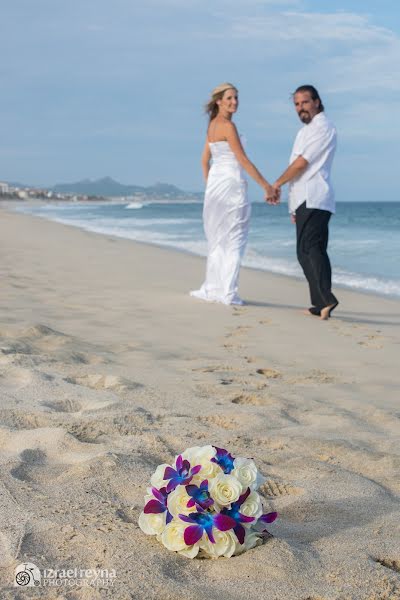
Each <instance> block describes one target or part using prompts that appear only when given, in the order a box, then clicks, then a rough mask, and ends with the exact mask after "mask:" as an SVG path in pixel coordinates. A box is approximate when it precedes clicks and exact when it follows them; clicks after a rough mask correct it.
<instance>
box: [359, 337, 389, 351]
mask: <svg viewBox="0 0 400 600" xmlns="http://www.w3.org/2000/svg"><path fill="white" fill-rule="evenodd" d="M384 339H385V338H384V336H383V335H367V336H366V339H365V340H362V341H361V342H358V345H359V346H364V347H365V348H375V349H377V350H380V349H381V348H383V343H382V342H383V340H384Z"/></svg>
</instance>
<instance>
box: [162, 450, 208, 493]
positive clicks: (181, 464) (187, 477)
mask: <svg viewBox="0 0 400 600" xmlns="http://www.w3.org/2000/svg"><path fill="white" fill-rule="evenodd" d="M175 467H176V469H173V468H172V467H166V469H165V471H164V477H163V479H164V480H167V479H169V481H168V484H167V493H168V494H169V493H170V492H172V491H173V490H174V489H175V488H176V487H178V485H187V484H188V483H190V482H191V481H192V478H193V476H194V475H196V473H198V472H199V471H200V469H201V465H197V466H196V467H193V468H190V462H189V461H188V460H183V458H182V455H181V454H180V455H179V456H178V457H177V459H176V461H175Z"/></svg>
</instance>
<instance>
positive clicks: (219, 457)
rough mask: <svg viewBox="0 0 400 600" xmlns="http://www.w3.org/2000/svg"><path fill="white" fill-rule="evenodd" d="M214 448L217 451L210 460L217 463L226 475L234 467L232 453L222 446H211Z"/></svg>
mask: <svg viewBox="0 0 400 600" xmlns="http://www.w3.org/2000/svg"><path fill="white" fill-rule="evenodd" d="M213 448H215V449H216V451H217V453H216V455H215V457H214V458H212V459H211V462H214V463H217V465H219V466H220V467H221V469H222V470H223V472H224V473H225V474H226V475H229V473H231V472H232V471H233V469H234V466H233V463H234V460H235V459H234V458H233V456H232V454H229V452H228V450H225V449H224V448H218V447H217V446H213Z"/></svg>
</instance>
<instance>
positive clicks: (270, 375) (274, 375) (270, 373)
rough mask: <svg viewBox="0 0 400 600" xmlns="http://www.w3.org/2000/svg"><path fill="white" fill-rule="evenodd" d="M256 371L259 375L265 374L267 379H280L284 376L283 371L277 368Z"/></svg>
mask: <svg viewBox="0 0 400 600" xmlns="http://www.w3.org/2000/svg"><path fill="white" fill-rule="evenodd" d="M256 372H257V373H258V374H259V375H263V376H264V377H266V378H267V379H279V378H280V377H282V373H280V372H279V371H276V370H275V369H257V371H256Z"/></svg>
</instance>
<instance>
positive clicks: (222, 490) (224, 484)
mask: <svg viewBox="0 0 400 600" xmlns="http://www.w3.org/2000/svg"><path fill="white" fill-rule="evenodd" d="M209 490H210V495H211V497H212V499H213V500H214V501H215V502H217V503H218V504H219V505H220V506H229V505H230V504H232V502H236V500H237V499H238V498H239V496H240V494H241V493H242V486H241V484H240V482H239V481H238V480H237V479H236V477H233V475H225V473H219V474H218V475H217V476H216V477H215V478H214V479H212V480H211V481H210V485H209Z"/></svg>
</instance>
